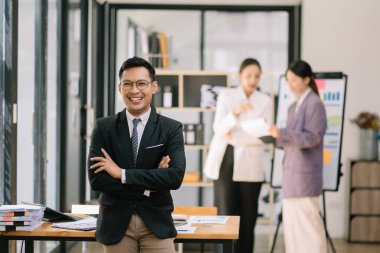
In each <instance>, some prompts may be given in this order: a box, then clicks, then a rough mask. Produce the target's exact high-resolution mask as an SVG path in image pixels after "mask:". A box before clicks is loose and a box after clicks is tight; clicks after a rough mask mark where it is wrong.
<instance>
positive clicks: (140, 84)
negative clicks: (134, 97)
mask: <svg viewBox="0 0 380 253" xmlns="http://www.w3.org/2000/svg"><path fill="white" fill-rule="evenodd" d="M134 83H136V87H137V89H139V90H145V89H146V88H148V85H149V84H150V83H152V82H148V81H144V80H141V81H136V82H124V83H122V84H121V86H122V87H123V89H125V90H131V89H133V84H134Z"/></svg>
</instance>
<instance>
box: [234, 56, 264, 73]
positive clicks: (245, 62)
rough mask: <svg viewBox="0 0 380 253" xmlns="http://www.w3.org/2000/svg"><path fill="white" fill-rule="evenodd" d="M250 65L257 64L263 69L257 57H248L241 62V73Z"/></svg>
mask: <svg viewBox="0 0 380 253" xmlns="http://www.w3.org/2000/svg"><path fill="white" fill-rule="evenodd" d="M249 65H256V66H257V67H259V69H260V71H261V65H260V63H259V61H258V60H256V59H253V58H247V59H244V60H243V61H242V62H241V63H240V68H239V73H241V72H242V71H243V69H245V68H246V67H248V66H249Z"/></svg>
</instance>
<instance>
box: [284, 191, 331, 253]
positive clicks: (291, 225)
mask: <svg viewBox="0 0 380 253" xmlns="http://www.w3.org/2000/svg"><path fill="white" fill-rule="evenodd" d="M318 201H319V198H318V197H304V198H284V199H283V200H282V217H283V223H284V238H285V249H286V250H285V252H286V253H305V252H307V253H326V252H327V243H326V236H325V229H324V225H323V219H322V217H321V216H320V215H319V202H318Z"/></svg>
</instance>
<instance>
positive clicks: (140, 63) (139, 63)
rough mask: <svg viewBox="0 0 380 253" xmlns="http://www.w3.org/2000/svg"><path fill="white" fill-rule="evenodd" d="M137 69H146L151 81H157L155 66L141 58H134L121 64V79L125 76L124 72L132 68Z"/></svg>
mask: <svg viewBox="0 0 380 253" xmlns="http://www.w3.org/2000/svg"><path fill="white" fill-rule="evenodd" d="M136 67H144V68H146V69H147V70H148V72H149V76H150V79H152V81H155V80H156V71H155V70H154V68H153V66H152V65H151V64H150V63H149V62H147V61H146V60H145V59H143V58H140V57H137V56H135V57H133V58H129V59H128V60H126V61H125V62H123V64H121V67H120V70H119V78H120V79H121V76H122V75H123V72H124V70H126V69H131V68H136Z"/></svg>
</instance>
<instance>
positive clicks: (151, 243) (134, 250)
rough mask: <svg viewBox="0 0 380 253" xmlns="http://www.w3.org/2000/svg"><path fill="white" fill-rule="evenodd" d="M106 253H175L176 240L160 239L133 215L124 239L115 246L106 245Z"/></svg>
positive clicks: (138, 217) (137, 216)
mask: <svg viewBox="0 0 380 253" xmlns="http://www.w3.org/2000/svg"><path fill="white" fill-rule="evenodd" d="M104 252H105V253H175V250H174V238H168V239H160V238H158V237H157V236H156V235H154V234H153V233H152V232H151V231H150V229H149V228H148V227H147V226H146V225H145V222H144V221H143V220H142V219H141V218H140V216H139V215H137V214H133V215H132V218H131V221H130V223H129V226H128V230H127V232H126V233H125V235H124V237H123V239H122V240H121V241H120V242H119V243H117V244H114V245H104Z"/></svg>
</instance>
